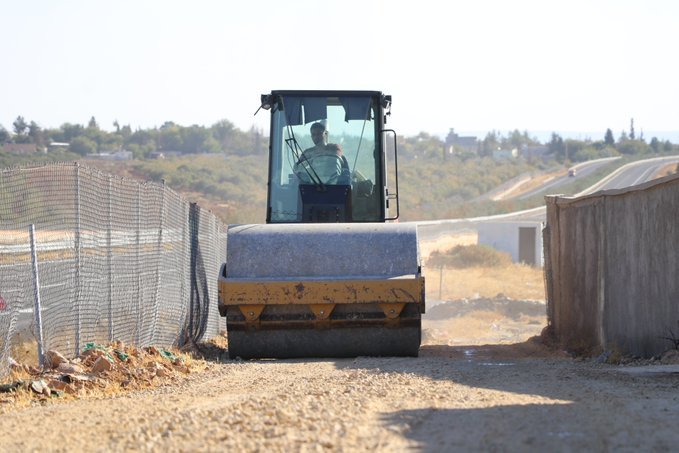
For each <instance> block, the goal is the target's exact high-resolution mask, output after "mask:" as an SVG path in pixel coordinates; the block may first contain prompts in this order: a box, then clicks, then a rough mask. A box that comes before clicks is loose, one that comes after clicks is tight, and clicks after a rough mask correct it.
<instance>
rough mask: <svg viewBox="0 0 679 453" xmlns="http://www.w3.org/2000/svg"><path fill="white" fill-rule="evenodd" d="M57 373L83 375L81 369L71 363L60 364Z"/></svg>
mask: <svg viewBox="0 0 679 453" xmlns="http://www.w3.org/2000/svg"><path fill="white" fill-rule="evenodd" d="M57 371H58V372H60V373H64V374H80V373H83V369H82V367H79V366H78V365H74V364H72V363H60V364H59V366H58V367H57Z"/></svg>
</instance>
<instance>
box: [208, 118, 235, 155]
mask: <svg viewBox="0 0 679 453" xmlns="http://www.w3.org/2000/svg"><path fill="white" fill-rule="evenodd" d="M210 129H212V136H213V137H214V138H215V140H217V142H218V143H219V144H220V145H221V147H222V150H223V151H226V150H227V149H229V147H230V146H231V143H232V142H233V136H234V134H235V129H236V128H235V127H234V125H233V123H232V122H231V121H228V120H221V121H219V122H217V123H215V124H213V125H212V127H211V128H210Z"/></svg>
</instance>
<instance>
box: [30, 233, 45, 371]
mask: <svg viewBox="0 0 679 453" xmlns="http://www.w3.org/2000/svg"><path fill="white" fill-rule="evenodd" d="M28 231H29V236H30V240H31V261H32V262H33V298H34V301H35V306H34V307H35V308H34V310H35V329H36V331H37V332H36V334H37V337H38V364H39V365H40V367H41V368H42V367H43V366H44V365H45V353H44V350H43V348H44V343H43V337H42V308H41V305H40V279H39V276H38V252H37V250H36V246H35V225H34V224H32V223H31V225H30V226H29V228H28Z"/></svg>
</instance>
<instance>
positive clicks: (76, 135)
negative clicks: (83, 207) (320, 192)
mask: <svg viewBox="0 0 679 453" xmlns="http://www.w3.org/2000/svg"><path fill="white" fill-rule="evenodd" d="M113 126H114V128H115V130H114V131H112V132H108V131H106V130H104V129H102V128H101V127H99V124H98V123H97V121H96V119H95V118H94V117H92V118H91V119H90V121H89V122H88V124H87V125H81V124H72V123H64V124H62V125H61V126H60V127H58V128H54V129H43V128H41V127H40V126H39V125H38V124H37V123H36V122H35V121H30V122H28V121H26V120H25V119H24V118H23V117H22V116H19V117H17V119H16V120H15V121H14V122H13V123H12V133H10V132H9V131H8V130H7V129H5V128H4V127H3V126H2V125H0V144H2V143H8V142H10V143H29V144H35V145H36V148H46V147H48V146H50V144H54V143H62V144H67V146H68V149H69V150H70V151H71V152H73V153H75V154H77V155H81V156H86V155H88V154H95V153H102V152H114V151H120V150H126V151H131V152H132V154H133V155H134V157H135V158H144V157H148V156H149V154H150V153H152V152H167V153H178V154H197V153H228V154H235V155H250V154H253V153H260V154H263V153H265V152H266V149H267V140H266V137H264V134H263V133H262V132H261V131H260V130H258V129H256V128H254V127H253V128H251V129H250V130H249V131H242V130H240V129H238V128H237V127H235V126H234V124H233V123H231V122H230V121H228V120H221V121H219V122H217V123H215V124H213V125H212V126H210V127H205V126H199V125H192V126H181V125H178V124H175V123H174V122H172V121H167V122H165V123H164V124H163V125H162V126H160V127H159V128H153V129H136V130H134V131H133V130H132V128H131V127H130V126H129V125H123V126H121V125H120V124H119V123H118V121H115V122H114V123H113Z"/></svg>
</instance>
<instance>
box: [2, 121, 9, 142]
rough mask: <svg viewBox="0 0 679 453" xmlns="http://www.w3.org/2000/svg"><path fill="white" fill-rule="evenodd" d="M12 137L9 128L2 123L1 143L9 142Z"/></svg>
mask: <svg viewBox="0 0 679 453" xmlns="http://www.w3.org/2000/svg"><path fill="white" fill-rule="evenodd" d="M9 139H10V135H9V132H8V131H7V129H5V128H4V126H3V125H2V124H0V145H2V144H3V143H5V142H8V141H9Z"/></svg>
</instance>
